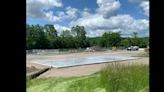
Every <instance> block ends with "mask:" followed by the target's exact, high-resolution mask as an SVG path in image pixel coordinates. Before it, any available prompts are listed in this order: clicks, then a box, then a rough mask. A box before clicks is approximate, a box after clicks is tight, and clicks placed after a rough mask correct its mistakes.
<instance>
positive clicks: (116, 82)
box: [100, 63, 149, 92]
mask: <svg viewBox="0 0 164 92" xmlns="http://www.w3.org/2000/svg"><path fill="white" fill-rule="evenodd" d="M100 81H101V85H103V86H102V87H104V88H105V89H106V91H107V92H139V91H140V90H144V91H145V90H147V89H149V88H148V87H149V65H142V64H133V65H129V64H123V65H120V64H117V63H112V64H111V65H108V66H106V67H104V68H103V69H102V70H101V72H100ZM144 88H145V89H144ZM146 92H149V90H148V91H146Z"/></svg>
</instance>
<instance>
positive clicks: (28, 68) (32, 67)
mask: <svg viewBox="0 0 164 92" xmlns="http://www.w3.org/2000/svg"><path fill="white" fill-rule="evenodd" d="M39 70H40V69H38V68H35V67H34V66H31V67H26V74H28V73H31V72H35V71H39Z"/></svg>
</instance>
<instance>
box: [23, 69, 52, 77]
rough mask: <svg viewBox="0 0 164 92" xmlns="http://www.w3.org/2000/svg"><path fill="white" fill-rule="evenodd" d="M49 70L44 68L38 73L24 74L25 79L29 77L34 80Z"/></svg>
mask: <svg viewBox="0 0 164 92" xmlns="http://www.w3.org/2000/svg"><path fill="white" fill-rule="evenodd" d="M49 69H50V68H44V69H41V70H39V71H36V72H32V73H29V74H26V78H28V77H30V78H32V79H33V78H36V77H38V76H39V75H40V74H42V73H44V72H46V71H47V70H49Z"/></svg>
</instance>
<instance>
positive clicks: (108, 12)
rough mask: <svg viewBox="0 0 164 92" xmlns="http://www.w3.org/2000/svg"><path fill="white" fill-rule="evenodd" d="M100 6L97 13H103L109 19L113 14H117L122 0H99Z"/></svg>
mask: <svg viewBox="0 0 164 92" xmlns="http://www.w3.org/2000/svg"><path fill="white" fill-rule="evenodd" d="M97 4H98V6H99V8H98V9H96V11H97V13H100V14H103V17H104V18H106V19H108V18H110V17H111V16H116V15H117V13H116V11H117V10H119V9H120V6H121V4H120V2H119V1H115V0H97Z"/></svg>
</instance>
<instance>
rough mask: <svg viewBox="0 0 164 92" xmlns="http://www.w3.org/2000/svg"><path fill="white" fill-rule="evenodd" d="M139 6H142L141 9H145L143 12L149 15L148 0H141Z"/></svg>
mask: <svg viewBox="0 0 164 92" xmlns="http://www.w3.org/2000/svg"><path fill="white" fill-rule="evenodd" d="M140 7H142V8H143V10H144V11H145V12H144V14H145V15H146V16H149V2H148V1H144V2H141V4H140Z"/></svg>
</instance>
